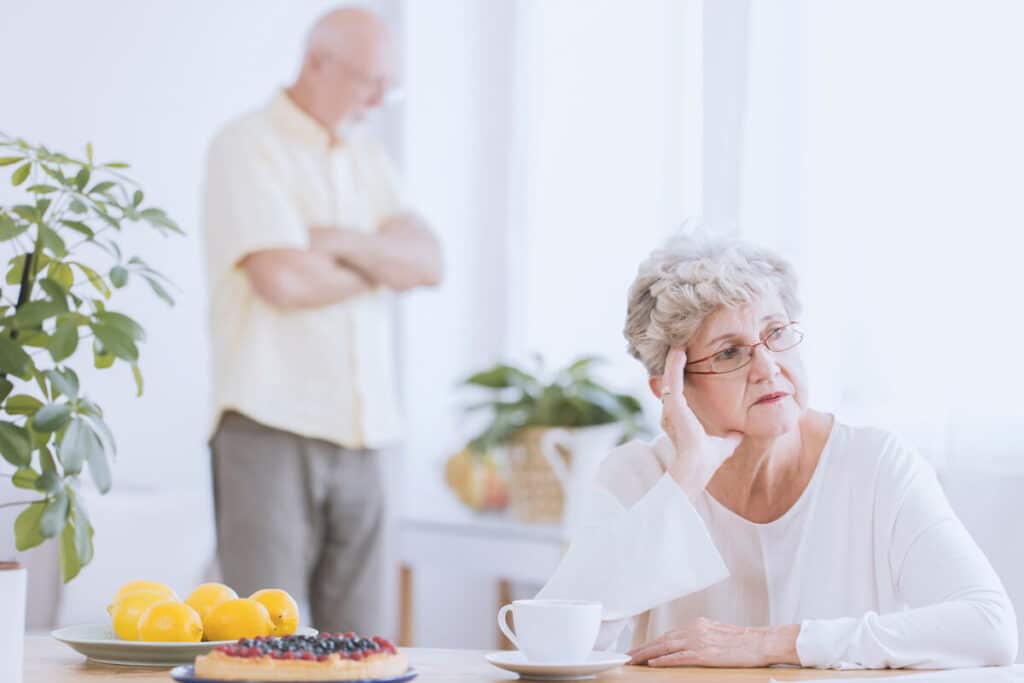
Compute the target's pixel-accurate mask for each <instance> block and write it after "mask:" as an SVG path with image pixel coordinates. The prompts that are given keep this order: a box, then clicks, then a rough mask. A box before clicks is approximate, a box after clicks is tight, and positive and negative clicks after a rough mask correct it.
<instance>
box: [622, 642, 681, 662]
mask: <svg viewBox="0 0 1024 683" xmlns="http://www.w3.org/2000/svg"><path fill="white" fill-rule="evenodd" d="M683 645H684V643H683V641H682V640H680V639H675V638H674V639H665V640H656V641H653V642H651V643H648V644H647V645H641V646H640V647H639V648H637V649H636V650H635V651H630V652H629V653H628V654H629V656H630V663H631V664H643V663H644V662H646V661H648V660H650V659H655V658H657V657H663V656H665V655H667V654H671V653H673V652H678V651H679V650H681V649H682V647H683Z"/></svg>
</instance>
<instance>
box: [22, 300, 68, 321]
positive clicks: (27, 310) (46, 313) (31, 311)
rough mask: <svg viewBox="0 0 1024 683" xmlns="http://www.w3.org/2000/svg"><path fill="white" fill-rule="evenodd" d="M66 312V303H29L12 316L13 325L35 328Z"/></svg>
mask: <svg viewBox="0 0 1024 683" xmlns="http://www.w3.org/2000/svg"><path fill="white" fill-rule="evenodd" d="M67 310H68V304H67V302H66V301H29V302H28V303H27V304H25V305H24V306H22V307H21V308H19V309H18V311H17V313H15V314H14V324H15V325H17V326H18V327H35V326H36V325H38V324H40V323H42V322H43V321H44V320H48V319H50V318H53V317H54V316H58V315H60V314H61V313H66V312H67Z"/></svg>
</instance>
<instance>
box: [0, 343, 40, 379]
mask: <svg viewBox="0 0 1024 683" xmlns="http://www.w3.org/2000/svg"><path fill="white" fill-rule="evenodd" d="M32 368H33V364H32V358H31V357H30V356H29V355H28V354H27V353H25V349H23V348H21V346H20V345H19V344H18V343H17V342H16V341H14V340H13V339H11V338H10V337H8V336H6V335H2V336H0V370H2V371H3V372H6V373H8V374H11V375H14V376H15V377H20V378H21V379H25V380H27V379H29V378H30V377H31V376H32Z"/></svg>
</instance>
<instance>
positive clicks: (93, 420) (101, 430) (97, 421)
mask: <svg viewBox="0 0 1024 683" xmlns="http://www.w3.org/2000/svg"><path fill="white" fill-rule="evenodd" d="M96 410H97V412H98V411H99V406H96ZM85 419H86V421H87V422H88V423H89V424H90V425H92V426H93V428H94V431H95V432H96V433H97V434H98V435H99V436H100V440H101V441H102V442H103V448H104V450H106V451H109V452H110V456H111V457H112V458H116V457H117V442H115V441H114V433H113V432H111V431H110V427H108V426H107V423H106V422H104V421H103V418H102V417H100V416H99V415H97V414H95V413H94V414H91V415H88V416H86V418H85Z"/></svg>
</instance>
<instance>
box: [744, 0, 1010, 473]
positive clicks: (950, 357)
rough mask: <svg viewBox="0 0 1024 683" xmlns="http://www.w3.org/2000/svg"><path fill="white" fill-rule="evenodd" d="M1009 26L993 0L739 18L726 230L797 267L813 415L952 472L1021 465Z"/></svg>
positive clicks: (802, 8) (862, 5) (821, 8)
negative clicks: (730, 222)
mask: <svg viewBox="0 0 1024 683" xmlns="http://www.w3.org/2000/svg"><path fill="white" fill-rule="evenodd" d="M1022 22H1024V6H1022V5H1021V4H1020V3H1018V2H1012V1H1010V0H986V1H984V2H977V3H963V2H961V3H956V2H927V1H924V0H920V1H918V0H904V1H902V2H897V3H892V2H882V1H878V2H875V1H869V2H864V1H862V0H857V1H853V0H850V1H846V0H834V1H832V2H828V3H817V2H809V1H800V2H791V3H778V4H769V3H754V5H753V13H752V18H751V29H750V33H751V36H750V44H749V49H750V55H749V76H748V90H747V92H748V99H749V105H748V115H747V123H746V126H745V128H744V131H743V136H744V150H743V153H744V177H743V192H742V201H741V213H742V216H743V221H742V222H743V225H742V228H743V233H744V234H745V235H747V236H749V237H752V238H754V239H758V240H761V241H764V242H766V243H768V244H770V245H772V246H774V247H776V248H779V249H781V250H783V251H784V252H785V253H786V254H787V255H789V256H790V257H791V258H793V260H794V261H795V262H796V264H797V267H798V271H799V272H800V274H801V277H802V284H803V293H804V296H805V299H806V303H807V309H808V311H807V315H806V321H805V322H807V323H808V325H809V326H810V327H811V328H812V330H811V332H812V336H810V337H809V338H808V340H807V342H805V347H806V351H805V354H806V355H807V357H808V360H809V366H810V368H811V378H812V382H813V389H814V390H815V394H816V399H815V400H816V402H817V403H818V404H819V405H821V406H822V407H824V408H828V409H833V410H838V411H839V412H840V414H841V415H843V416H845V417H846V418H848V419H851V420H854V421H860V422H868V423H873V424H878V425H883V426H888V427H890V428H892V429H895V430H897V431H899V432H901V433H903V434H904V435H905V436H907V437H908V438H910V439H911V440H912V442H914V443H915V444H916V445H917V446H918V447H920V448H921V449H922V450H923V451H924V452H925V453H926V454H927V455H928V456H929V457H931V458H932V459H933V460H935V461H937V462H944V461H952V462H955V463H956V464H957V465H960V466H964V465H967V464H970V463H974V464H978V463H990V464H993V463H994V464H997V465H998V466H1000V467H1004V468H1010V469H1020V468H1021V467H1022V465H1021V463H1022V460H1021V456H1022V455H1024V437H1021V435H1020V434H1019V430H1018V429H1016V426H1017V425H1020V424H1021V423H1022V421H1024V403H1022V402H1021V401H1020V397H1019V395H1018V391H1017V387H1019V386H1021V385H1022V384H1024V366H1022V365H1021V363H1019V362H1017V361H1016V359H1015V356H1014V353H1015V352H1013V351H1010V350H1009V347H1008V346H1007V345H1008V344H1009V345H1011V346H1012V342H1011V341H1010V340H1015V339H1019V338H1021V336H1022V335H1024V326H1022V325H1024V323H1022V321H1021V318H1020V316H1019V315H1018V314H1017V313H1016V311H1017V310H1019V307H1020V306H1019V293H1020V292H1021V291H1024V274H1022V272H1021V270H1020V267H1019V260H1020V259H1019V254H1020V253H1021V250H1022V249H1024V230H1022V227H1024V208H1022V205H1021V202H1020V201H1019V194H1020V193H1019V188H1020V187H1021V186H1024V166H1022V165H1021V163H1020V159H1021V158H1022V155H1024V129H1022V128H1021V126H1020V121H1021V120H1022V117H1024V95H1022V91H1021V89H1020V88H1018V87H1016V81H1017V80H1019V79H1018V73H1017V72H1018V71H1019V65H1020V64H1021V63H1022V60H1024V46H1022V44H1021V42H1020V41H1019V40H1018V37H1017V34H1016V32H1015V28H1016V27H1018V26H1020V25H1021V23H1022ZM1004 353H1006V354H1007V355H1006V356H1004Z"/></svg>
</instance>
